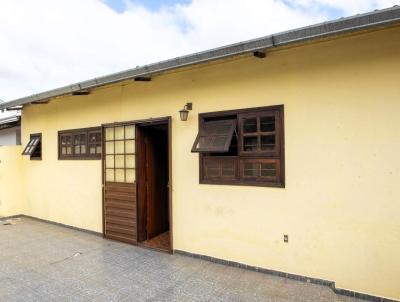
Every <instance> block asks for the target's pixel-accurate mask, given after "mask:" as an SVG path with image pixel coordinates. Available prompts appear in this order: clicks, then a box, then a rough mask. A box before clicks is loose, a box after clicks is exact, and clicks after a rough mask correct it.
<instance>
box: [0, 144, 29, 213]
mask: <svg viewBox="0 0 400 302" xmlns="http://www.w3.org/2000/svg"><path fill="white" fill-rule="evenodd" d="M21 153H22V146H1V147H0V217H2V216H12V215H18V214H23V213H24V210H25V209H24V208H25V207H24V200H25V198H24V197H25V185H24V177H23V169H22V156H21Z"/></svg>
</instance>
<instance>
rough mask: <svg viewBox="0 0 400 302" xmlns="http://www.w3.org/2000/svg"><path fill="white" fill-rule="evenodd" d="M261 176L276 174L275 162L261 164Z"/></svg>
mask: <svg viewBox="0 0 400 302" xmlns="http://www.w3.org/2000/svg"><path fill="white" fill-rule="evenodd" d="M261 176H263V177H271V176H272V177H274V176H276V163H263V164H261Z"/></svg>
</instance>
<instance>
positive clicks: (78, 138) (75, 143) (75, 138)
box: [74, 135, 81, 145]
mask: <svg viewBox="0 0 400 302" xmlns="http://www.w3.org/2000/svg"><path fill="white" fill-rule="evenodd" d="M80 143H81V140H80V135H74V145H79V144H80Z"/></svg>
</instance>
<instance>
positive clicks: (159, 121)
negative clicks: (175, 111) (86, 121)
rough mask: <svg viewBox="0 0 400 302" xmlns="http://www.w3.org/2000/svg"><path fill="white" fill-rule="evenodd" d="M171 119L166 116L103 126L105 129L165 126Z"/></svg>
mask: <svg viewBox="0 0 400 302" xmlns="http://www.w3.org/2000/svg"><path fill="white" fill-rule="evenodd" d="M168 118H170V116H164V117H157V118H147V119H141V120H132V121H125V122H114V123H105V124H102V126H104V127H109V126H114V127H115V126H129V125H136V124H142V125H144V124H149V125H155V124H165V122H166V121H167V120H168Z"/></svg>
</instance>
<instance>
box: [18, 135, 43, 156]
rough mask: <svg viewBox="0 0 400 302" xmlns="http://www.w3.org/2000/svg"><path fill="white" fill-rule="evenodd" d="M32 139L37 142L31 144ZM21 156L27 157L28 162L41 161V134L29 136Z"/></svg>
mask: <svg viewBox="0 0 400 302" xmlns="http://www.w3.org/2000/svg"><path fill="white" fill-rule="evenodd" d="M34 138H37V139H39V140H38V141H36V142H33V139H34ZM31 148H32V149H31ZM29 149H31V150H29ZM22 155H29V157H30V160H42V133H33V134H31V135H30V136H29V142H28V144H27V145H26V147H25V149H24V151H23V152H22Z"/></svg>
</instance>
